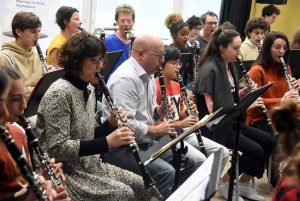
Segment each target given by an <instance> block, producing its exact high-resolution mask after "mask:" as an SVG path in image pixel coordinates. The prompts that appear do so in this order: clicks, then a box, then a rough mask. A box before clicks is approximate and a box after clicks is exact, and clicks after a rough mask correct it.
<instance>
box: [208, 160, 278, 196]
mask: <svg viewBox="0 0 300 201" xmlns="http://www.w3.org/2000/svg"><path fill="white" fill-rule="evenodd" d="M230 166H231V163H230V162H229V160H228V162H227V164H226V166H225V168H224V171H223V172H225V171H226V170H227V169H228V168H229V167H230ZM222 175H223V174H222ZM267 181H268V179H267V175H266V174H264V177H263V178H262V179H255V187H256V191H257V192H258V193H259V194H260V195H261V196H263V197H264V198H265V200H266V201H271V200H272V194H273V190H274V189H273V187H271V192H270V195H269V194H267ZM225 200H226V199H225V198H223V197H222V196H221V195H220V194H219V193H218V192H217V193H216V194H215V196H214V197H213V198H212V199H211V201H225ZM244 200H245V201H248V200H249V199H246V198H245V199H244Z"/></svg>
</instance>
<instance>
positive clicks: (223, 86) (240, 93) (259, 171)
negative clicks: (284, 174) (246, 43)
mask: <svg viewBox="0 0 300 201" xmlns="http://www.w3.org/2000/svg"><path fill="white" fill-rule="evenodd" d="M241 44H242V41H241V38H240V35H239V33H238V32H236V31H234V30H223V29H221V28H220V29H218V30H216V31H215V32H214V34H213V36H212V38H211V40H210V41H209V43H208V46H207V47H206V49H205V51H204V53H203V55H202V57H201V58H200V61H199V72H198V77H197V80H196V83H195V86H194V90H193V93H194V95H195V97H196V103H197V108H198V111H199V118H202V117H203V116H204V115H206V114H207V113H210V112H213V111H216V110H217V109H219V108H221V107H222V108H223V109H222V110H221V112H219V113H218V114H217V117H220V116H222V115H224V114H226V113H228V112H229V111H230V110H231V109H232V108H233V107H234V105H235V104H236V103H238V102H239V101H240V100H241V99H243V98H244V97H245V96H246V95H247V94H248V93H249V92H250V89H249V87H245V88H243V89H241V90H240V89H239V84H238V82H239V79H238V73H237V71H236V69H235V66H234V65H233V63H232V62H234V61H236V57H238V56H239V55H240V54H241V52H240V47H241ZM261 103H262V101H261V99H258V100H257V101H255V102H254V103H253V104H252V105H251V106H250V107H249V108H254V107H258V106H261ZM217 117H216V118H217ZM233 125H234V122H233V121H232V122H229V123H228V124H226V125H223V126H221V127H219V128H216V129H214V130H213V131H209V130H208V129H207V128H205V127H202V132H201V133H202V135H203V136H205V137H208V138H210V139H213V140H214V141H216V142H217V143H219V144H222V145H224V146H225V147H227V148H228V149H232V148H233V145H234V138H235V131H233V130H232V128H233ZM275 145H276V140H275V139H274V138H271V135H270V134H269V133H266V132H264V131H261V130H258V129H256V128H253V127H248V126H245V130H244V131H243V132H240V137H239V143H238V151H240V152H242V155H241V156H240V157H239V173H240V175H241V176H240V177H239V195H240V196H243V197H247V198H249V199H252V200H264V198H263V197H262V196H260V195H259V194H258V193H257V192H256V190H255V188H254V186H253V185H252V184H251V183H250V180H251V179H252V177H255V176H256V177H257V178H262V176H263V172H264V165H265V163H266V161H268V159H269V156H270V155H271V153H272V152H273V150H274V147H275ZM231 176H234V175H230V169H229V170H228V171H227V172H226V173H225V175H224V176H223V177H222V178H221V179H220V182H219V187H218V191H219V192H220V194H221V195H222V196H223V197H225V198H226V199H227V197H228V188H229V180H230V177H231ZM233 200H235V195H234V196H233ZM239 200H242V198H241V197H240V198H239Z"/></svg>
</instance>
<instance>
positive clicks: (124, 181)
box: [36, 76, 160, 201]
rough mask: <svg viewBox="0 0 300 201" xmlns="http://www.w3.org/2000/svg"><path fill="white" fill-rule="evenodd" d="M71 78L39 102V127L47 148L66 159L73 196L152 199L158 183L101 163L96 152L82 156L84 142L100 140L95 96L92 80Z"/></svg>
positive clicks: (89, 200)
mask: <svg viewBox="0 0 300 201" xmlns="http://www.w3.org/2000/svg"><path fill="white" fill-rule="evenodd" d="M71 78H72V79H66V76H65V78H63V79H59V80H57V81H56V82H54V83H53V84H52V85H51V86H50V88H49V89H48V90H47V92H46V93H45V95H44V97H43V99H42V100H41V103H40V105H39V109H38V115H37V126H36V127H37V133H38V136H39V141H40V144H41V146H42V147H43V148H44V150H45V152H48V154H49V156H50V157H53V158H55V159H56V161H57V162H62V163H63V167H62V169H63V171H64V174H65V176H66V179H67V182H66V188H67V190H68V192H69V194H70V197H71V198H72V200H75V201H77V200H84V201H99V200H114V201H115V200H150V199H151V197H153V196H155V197H156V196H158V197H160V194H159V193H158V191H157V190H156V188H155V187H152V188H148V189H144V183H143V179H142V178H141V177H140V176H138V175H136V174H134V173H132V172H129V171H126V170H123V169H121V168H118V167H116V166H113V165H110V164H106V163H101V160H99V159H97V158H96V157H95V156H94V155H87V156H81V157H80V152H82V150H80V149H81V143H82V142H86V141H93V140H97V139H94V138H95V135H96V134H95V127H96V125H97V123H96V118H95V106H96V104H95V103H96V100H95V93H94V88H93V86H92V85H91V84H89V83H85V82H83V81H82V80H81V79H79V78H76V77H75V76H71ZM75 86H76V87H75ZM86 91H88V93H86ZM97 130H98V131H99V129H97ZM104 138H105V137H104ZM104 140H106V139H104Z"/></svg>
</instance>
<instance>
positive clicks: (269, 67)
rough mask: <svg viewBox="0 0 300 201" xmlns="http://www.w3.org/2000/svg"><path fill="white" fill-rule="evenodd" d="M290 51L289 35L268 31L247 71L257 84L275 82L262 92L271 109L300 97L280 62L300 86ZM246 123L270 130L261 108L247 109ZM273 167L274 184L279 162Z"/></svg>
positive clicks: (294, 82)
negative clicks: (293, 73)
mask: <svg viewBox="0 0 300 201" xmlns="http://www.w3.org/2000/svg"><path fill="white" fill-rule="evenodd" d="M289 52H290V50H289V43H288V39H287V37H286V35H284V34H283V33H281V32H279V31H271V32H269V33H268V35H267V36H266V38H265V39H264V43H263V45H262V48H261V53H260V54H259V56H258V58H257V60H256V61H255V62H254V64H253V66H252V68H251V69H250V71H249V73H248V74H249V77H250V78H251V79H252V80H253V82H255V83H256V84H257V87H261V86H263V85H266V84H268V83H270V82H274V84H273V85H272V86H271V87H270V88H269V89H268V90H267V91H266V92H265V93H263V94H262V96H261V97H262V98H263V103H264V104H265V106H266V108H267V109H268V110H270V109H271V108H272V107H274V106H277V105H279V104H281V103H283V102H286V101H288V100H292V99H297V98H298V96H299V95H298V91H294V90H291V89H290V88H289V86H288V83H287V81H286V77H285V74H284V71H283V66H282V64H281V62H280V58H281V57H283V59H284V60H285V62H286V65H287V67H288V73H289V74H290V77H291V78H290V80H291V83H292V85H293V86H294V88H296V89H298V90H299V83H298V82H297V80H296V79H295V78H292V76H291V70H290V67H289V66H288V56H289ZM247 125H250V126H253V127H256V128H259V129H261V130H264V131H266V132H271V131H270V130H269V128H268V125H267V122H266V120H265V119H264V117H263V115H262V113H261V111H260V109H259V108H254V109H252V110H248V111H247ZM276 155H277V154H276V153H274V154H273V158H272V159H273V160H276ZM273 164H275V165H278V162H275V161H274V163H273ZM272 169H273V170H272V173H275V174H274V175H272V178H271V184H272V185H273V186H274V187H275V186H276V183H277V181H278V176H276V175H278V174H276V172H278V171H276V169H277V167H276V166H273V167H272Z"/></svg>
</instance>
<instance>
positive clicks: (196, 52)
mask: <svg viewBox="0 0 300 201" xmlns="http://www.w3.org/2000/svg"><path fill="white" fill-rule="evenodd" d="M186 44H187V46H188V47H190V48H192V49H193V50H194V57H193V61H194V68H193V72H194V74H193V84H192V88H194V86H195V83H196V80H197V77H198V62H199V58H200V43H199V42H198V41H197V40H195V41H194V42H193V44H191V43H190V42H189V41H187V42H186Z"/></svg>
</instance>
